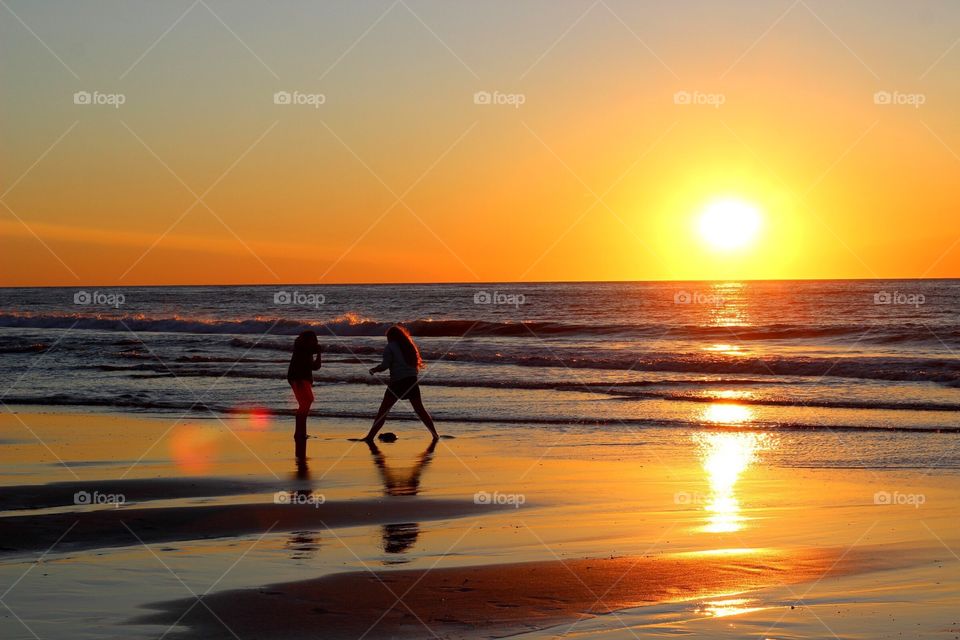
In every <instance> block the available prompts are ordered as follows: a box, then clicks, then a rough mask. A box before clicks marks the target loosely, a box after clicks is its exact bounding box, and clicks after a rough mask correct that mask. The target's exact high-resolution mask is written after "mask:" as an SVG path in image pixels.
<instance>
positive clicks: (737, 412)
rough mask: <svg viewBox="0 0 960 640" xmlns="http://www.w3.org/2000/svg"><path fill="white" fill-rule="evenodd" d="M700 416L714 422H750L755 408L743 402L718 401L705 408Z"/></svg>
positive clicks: (730, 423) (728, 423)
mask: <svg viewBox="0 0 960 640" xmlns="http://www.w3.org/2000/svg"><path fill="white" fill-rule="evenodd" d="M700 418H701V420H703V421H704V422H710V423H713V424H725V425H738V424H743V423H746V422H750V421H751V420H752V419H753V410H752V409H751V408H750V407H747V406H745V405H742V404H727V403H717V404H711V405H709V406H708V407H707V408H706V409H704V410H703V414H702V415H701V416H700Z"/></svg>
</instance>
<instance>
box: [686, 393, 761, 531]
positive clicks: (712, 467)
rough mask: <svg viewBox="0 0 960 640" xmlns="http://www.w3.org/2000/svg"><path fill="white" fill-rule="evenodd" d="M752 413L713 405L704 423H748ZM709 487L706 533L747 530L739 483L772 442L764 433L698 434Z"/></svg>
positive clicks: (728, 406)
mask: <svg viewBox="0 0 960 640" xmlns="http://www.w3.org/2000/svg"><path fill="white" fill-rule="evenodd" d="M751 417H752V412H751V411H750V409H749V408H748V407H745V406H743V405H736V404H713V405H710V406H709V407H708V408H707V409H706V410H705V411H704V420H706V421H708V422H713V423H722V424H742V423H744V422H748V421H749V420H750V418H751ZM692 437H693V440H694V442H695V443H696V445H697V448H698V453H699V456H700V458H701V461H702V464H703V469H704V471H705V472H706V476H707V483H708V484H709V486H710V492H709V495H708V496H707V498H706V501H705V504H704V510H705V511H706V512H707V523H706V525H704V526H703V528H702V529H703V531H707V532H710V533H729V532H734V531H739V530H740V529H742V528H743V526H744V523H745V521H746V520H747V518H745V517H744V516H743V515H742V513H741V506H740V500H739V498H738V496H737V491H736V487H737V482H738V481H739V480H740V477H741V476H742V474H743V473H744V471H746V470H747V469H748V468H749V467H750V466H751V465H753V464H755V463H756V462H757V461H758V460H759V455H758V454H759V453H760V452H761V451H763V450H765V449H767V448H769V447H770V440H769V438H768V436H767V435H766V434H762V433H752V432H751V433H747V432H743V433H716V432H713V433H711V432H703V433H697V434H694V435H693V436H692Z"/></svg>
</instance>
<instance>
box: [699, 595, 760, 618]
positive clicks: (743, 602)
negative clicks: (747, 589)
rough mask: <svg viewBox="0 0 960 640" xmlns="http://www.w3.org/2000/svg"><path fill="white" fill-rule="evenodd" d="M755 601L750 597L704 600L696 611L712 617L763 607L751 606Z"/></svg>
mask: <svg viewBox="0 0 960 640" xmlns="http://www.w3.org/2000/svg"><path fill="white" fill-rule="evenodd" d="M756 603H757V601H756V600H753V599H752V598H729V599H727V600H713V601H711V602H704V603H703V605H702V606H701V607H700V608H699V609H697V613H703V614H706V615H708V616H710V617H712V618H725V617H726V616H735V615H739V614H742V613H750V612H751V611H760V610H761V609H763V608H764V607H757V606H751V605H753V604H756Z"/></svg>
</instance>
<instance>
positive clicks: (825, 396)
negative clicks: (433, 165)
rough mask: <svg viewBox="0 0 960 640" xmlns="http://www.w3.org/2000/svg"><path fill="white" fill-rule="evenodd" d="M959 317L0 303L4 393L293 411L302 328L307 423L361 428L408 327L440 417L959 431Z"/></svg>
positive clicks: (890, 292)
mask: <svg viewBox="0 0 960 640" xmlns="http://www.w3.org/2000/svg"><path fill="white" fill-rule="evenodd" d="M120 296H122V299H121V298H120ZM958 318H960V282H958V281H955V280H936V281H935V280H927V281H913V280H900V281H802V282H731V283H606V284H605V283H590V284H535V285H534V284H524V285H519V284H518V285H514V284H489V285H475V286H474V285H470V286H468V285H343V286H326V287H295V286H288V287H279V288H277V287H142V288H126V289H109V290H106V289H105V290H97V291H95V290H83V291H81V290H75V289H60V288H49V289H2V290H0V352H3V354H4V355H3V360H2V362H0V389H3V393H4V396H3V398H4V401H5V402H8V403H19V404H40V405H62V406H74V407H76V406H106V407H120V408H124V409H131V410H142V411H170V412H173V413H177V414H180V413H183V412H185V411H191V412H200V411H208V410H212V411H214V412H217V413H220V414H228V413H230V412H235V411H261V412H271V413H277V412H289V411H290V410H291V409H292V406H293V402H292V396H291V394H290V392H289V389H288V387H287V385H286V382H285V380H284V377H285V372H286V363H287V359H288V357H289V355H288V353H289V349H290V345H291V342H292V339H291V336H293V335H295V334H296V333H298V332H299V331H301V330H303V329H306V328H313V329H314V330H316V331H317V332H318V334H319V335H320V338H321V341H322V342H323V343H324V344H325V346H326V348H327V351H326V354H327V357H326V359H325V365H324V367H323V369H322V370H321V371H319V372H318V375H317V396H318V403H317V405H316V406H315V410H316V411H317V413H318V414H319V415H325V416H330V417H361V416H362V417H366V416H368V415H369V413H370V411H372V410H373V408H375V406H376V404H377V400H378V396H379V394H380V393H381V389H380V387H381V385H382V381H380V380H378V379H376V378H373V377H371V376H368V375H367V374H366V369H367V368H369V366H370V365H371V364H372V363H374V362H376V361H377V360H378V359H379V354H380V352H381V350H382V346H383V338H382V335H383V331H384V329H385V328H386V327H387V326H389V324H390V323H391V322H394V321H403V322H405V323H407V325H408V326H409V327H410V328H411V329H412V331H413V333H414V334H415V335H416V336H417V337H418V341H419V343H420V346H421V348H422V350H423V353H424V356H425V358H426V361H427V364H428V368H427V370H426V371H425V372H424V374H423V378H424V385H425V388H426V393H427V397H428V401H429V405H430V407H431V409H432V410H433V411H434V412H435V413H436V414H437V416H438V417H440V418H442V419H446V420H456V421H470V422H484V423H498V424H500V423H502V424H512V425H518V426H527V425H532V426H534V427H535V428H539V427H540V426H541V425H543V424H566V423H591V424H603V425H605V426H606V427H608V428H610V429H611V430H612V431H616V430H618V429H619V428H621V427H623V426H629V427H649V426H668V425H673V426H678V427H681V428H688V427H690V426H700V425H703V424H712V425H735V426H740V427H743V426H753V427H757V428H763V429H776V428H783V427H788V428H793V429H814V430H816V429H840V428H860V429H864V428H878V429H892V430H896V429H924V430H938V429H939V430H950V429H953V430H958V429H960V360H958V358H957V356H956V353H957V351H958V350H960V320H958ZM727 404H737V405H740V406H742V407H743V409H737V410H731V409H729V408H726V407H725V406H724V405H727Z"/></svg>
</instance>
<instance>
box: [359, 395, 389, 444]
mask: <svg viewBox="0 0 960 640" xmlns="http://www.w3.org/2000/svg"><path fill="white" fill-rule="evenodd" d="M396 403H397V396H395V395H393V392H392V391H390V389H387V390H386V391H384V392H383V401H382V402H380V408H379V409H378V410H377V417H376V418H374V419H373V425H372V426H371V427H370V431H369V432H367V435H366V436H364V438H363V439H364V440H366V441H367V442H373V439H374V438H375V437H377V433H378V432H379V431H380V429H382V428H383V424H384V423H385V422H386V421H387V414H388V413H390V409H392V408H393V405H395V404H396Z"/></svg>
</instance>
